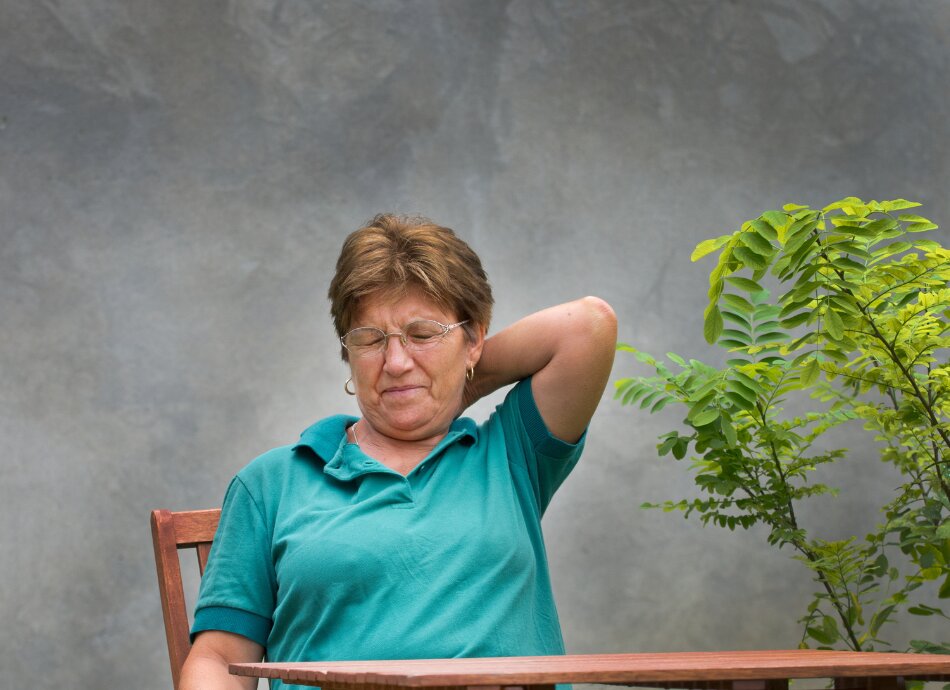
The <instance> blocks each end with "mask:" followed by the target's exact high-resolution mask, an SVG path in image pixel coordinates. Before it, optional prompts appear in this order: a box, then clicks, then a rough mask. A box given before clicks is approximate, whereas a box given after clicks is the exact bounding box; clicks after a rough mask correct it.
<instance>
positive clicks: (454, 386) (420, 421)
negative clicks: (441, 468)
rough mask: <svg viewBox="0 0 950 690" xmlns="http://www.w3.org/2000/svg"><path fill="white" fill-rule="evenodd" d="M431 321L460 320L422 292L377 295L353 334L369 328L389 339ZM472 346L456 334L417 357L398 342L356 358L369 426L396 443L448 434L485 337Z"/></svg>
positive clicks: (356, 381)
mask: <svg viewBox="0 0 950 690" xmlns="http://www.w3.org/2000/svg"><path fill="white" fill-rule="evenodd" d="M420 319H430V320H433V321H438V322H440V323H443V324H446V325H450V324H453V323H456V322H457V321H458V318H457V315H456V314H453V313H451V312H447V311H444V310H443V309H442V308H440V307H439V306H437V305H436V304H435V303H434V302H432V301H431V300H430V299H429V298H428V297H426V295H425V293H424V292H422V291H421V290H419V289H410V290H409V292H408V293H406V294H405V295H404V296H402V297H399V298H394V297H393V296H392V295H387V294H386V293H385V292H382V293H376V294H374V295H370V296H369V297H366V298H364V299H363V300H362V301H361V304H360V308H359V309H358V310H357V312H356V318H355V319H354V320H353V325H352V326H351V328H358V327H362V326H368V327H372V328H378V329H380V330H382V331H383V332H385V333H394V332H397V331H402V329H403V327H404V326H406V325H407V324H410V323H412V322H413V321H418V320H420ZM475 330H476V332H477V333H478V336H477V338H476V339H475V341H474V342H471V341H470V340H469V338H468V337H467V336H466V334H465V333H464V332H463V330H462V329H461V328H453V329H452V330H451V331H449V332H448V333H447V334H446V335H445V337H444V338H443V339H442V340H441V342H439V343H438V344H437V345H435V346H434V347H432V348H430V349H426V350H422V351H416V352H413V351H411V350H407V349H406V348H405V347H403V344H402V341H400V339H399V337H398V336H394V337H392V338H389V340H388V342H387V344H386V349H385V350H384V351H383V352H380V353H379V354H376V355H370V356H368V357H353V356H351V357H350V370H351V372H352V375H353V385H354V387H355V389H356V400H357V403H358V404H359V407H360V410H361V411H362V413H363V416H364V417H365V418H366V421H367V422H369V423H370V424H371V425H372V426H373V428H374V429H375V430H376V431H377V432H379V433H382V434H385V435H386V436H389V437H390V438H395V439H400V440H404V441H420V440H425V439H429V438H432V437H433V436H437V435H441V434H444V433H445V432H446V431H448V428H449V426H450V425H451V423H452V420H453V419H455V417H456V416H457V415H458V414H459V411H460V410H459V407H460V405H461V402H462V393H463V390H464V388H465V372H466V371H467V370H468V369H469V367H473V366H475V364H476V363H477V362H478V358H479V357H480V356H481V351H482V343H483V340H484V334H483V332H482V329H480V328H476V329H475Z"/></svg>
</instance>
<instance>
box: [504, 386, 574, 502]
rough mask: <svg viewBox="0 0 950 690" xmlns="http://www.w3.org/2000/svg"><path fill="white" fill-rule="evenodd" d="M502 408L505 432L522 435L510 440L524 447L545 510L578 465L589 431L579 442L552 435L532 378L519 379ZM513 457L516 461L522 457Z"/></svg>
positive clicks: (526, 461)
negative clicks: (569, 441) (533, 387)
mask: <svg viewBox="0 0 950 690" xmlns="http://www.w3.org/2000/svg"><path fill="white" fill-rule="evenodd" d="M500 411H501V413H502V415H503V418H504V419H505V422H506V424H505V426H506V434H516V435H518V436H520V438H519V439H517V442H516V443H514V444H511V441H512V440H514V439H509V443H510V444H511V445H512V448H518V449H520V450H521V455H523V461H524V463H525V469H526V470H527V473H528V477H529V479H530V481H531V484H532V488H533V490H534V492H535V497H536V499H537V501H538V510H539V512H540V514H543V513H544V511H545V509H547V507H548V504H549V503H550V502H551V498H552V497H553V496H554V492H555V491H557V490H558V488H559V487H560V486H561V484H562V483H563V482H564V480H565V479H566V478H567V476H568V475H569V474H570V473H571V470H573V469H574V467H575V466H576V465H577V461H578V460H579V459H580V456H581V452H582V451H583V449H584V441H585V440H586V438H587V431H586V430H585V431H584V434H583V435H582V436H581V438H580V439H578V441H577V443H568V442H566V441H562V440H561V439H559V438H557V437H556V436H554V435H552V434H551V432H550V431H548V428H547V425H546V424H545V423H544V419H543V418H542V417H541V412H540V411H539V410H538V406H537V403H536V402H535V400H534V394H533V393H532V391H531V379H530V378H527V379H524V380H523V381H520V382H519V383H518V384H517V385H516V386H515V387H514V388H512V389H511V391H510V392H509V393H508V395H507V397H506V398H505V402H504V403H502V405H501V410H500ZM512 459H513V460H516V461H517V460H521V459H522V458H512Z"/></svg>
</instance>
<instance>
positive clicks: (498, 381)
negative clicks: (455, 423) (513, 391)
mask: <svg viewBox="0 0 950 690" xmlns="http://www.w3.org/2000/svg"><path fill="white" fill-rule="evenodd" d="M616 342H617V317H616V316H615V314H614V311H613V309H611V307H610V305H609V304H607V303H606V302H605V301H603V300H602V299H600V298H598V297H582V298H581V299H578V300H574V301H573V302H566V303H565V304H559V305H557V306H555V307H550V308H548V309H543V310H541V311H539V312H535V313H534V314H530V315H528V316H526V317H524V318H523V319H521V320H519V321H517V322H515V323H513V324H512V325H511V326H509V327H507V328H505V329H504V330H502V331H499V332H498V333H497V334H496V335H494V336H492V337H491V338H488V339H487V340H485V346H484V349H483V350H482V357H481V359H480V360H479V362H478V365H477V366H476V367H475V377H474V379H473V380H472V383H471V384H470V385H469V388H468V390H466V395H465V406H466V407H467V406H468V405H470V404H471V403H473V402H475V401H476V400H477V399H478V398H480V397H482V396H485V395H488V394H489V393H491V392H492V391H495V390H497V389H498V388H501V387H502V386H506V385H508V384H510V383H514V382H516V381H520V380H521V379H524V378H527V377H528V376H532V379H531V390H532V392H533V394H534V399H535V401H536V402H537V405H538V410H539V411H540V412H541V417H542V418H543V419H544V422H545V424H546V425H547V427H548V430H549V431H550V432H551V433H552V434H553V435H554V436H556V437H557V438H560V439H561V440H563V441H567V442H569V443H574V442H576V441H577V440H578V439H579V438H580V437H581V435H582V434H583V433H584V429H586V428H587V424H588V423H589V422H590V418H591V417H592V416H593V414H594V410H595V409H596V408H597V403H598V402H600V397H601V395H602V394H603V392H604V388H605V387H606V385H607V380H608V378H609V377H610V369H611V367H612V366H613V361H614V351H615V347H616Z"/></svg>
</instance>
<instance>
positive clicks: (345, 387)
mask: <svg viewBox="0 0 950 690" xmlns="http://www.w3.org/2000/svg"><path fill="white" fill-rule="evenodd" d="M351 383H353V377H352V376H351V377H350V378H348V379H347V380H346V383H344V384H343V390H345V391H346V394H347V395H356V391H355V390H352V391H351V390H350V384H351Z"/></svg>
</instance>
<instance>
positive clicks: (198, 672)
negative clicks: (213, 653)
mask: <svg viewBox="0 0 950 690" xmlns="http://www.w3.org/2000/svg"><path fill="white" fill-rule="evenodd" d="M178 687H179V690H251V689H252V688H255V687H257V681H256V679H254V678H242V677H240V676H232V675H231V674H230V673H228V663H227V662H226V661H224V660H222V659H213V658H208V657H201V658H196V659H192V658H191V657H189V659H188V661H187V662H186V663H185V666H184V668H183V669H182V674H181V683H180V685H179V686H178Z"/></svg>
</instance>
